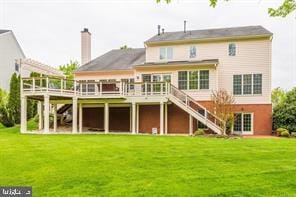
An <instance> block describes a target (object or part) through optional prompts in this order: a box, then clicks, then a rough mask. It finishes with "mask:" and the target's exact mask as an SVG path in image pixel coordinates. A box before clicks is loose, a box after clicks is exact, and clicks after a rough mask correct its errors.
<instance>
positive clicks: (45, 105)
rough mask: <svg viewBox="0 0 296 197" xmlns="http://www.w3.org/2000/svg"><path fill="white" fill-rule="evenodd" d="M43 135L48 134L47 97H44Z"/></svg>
mask: <svg viewBox="0 0 296 197" xmlns="http://www.w3.org/2000/svg"><path fill="white" fill-rule="evenodd" d="M43 132H44V133H49V95H44V130H43Z"/></svg>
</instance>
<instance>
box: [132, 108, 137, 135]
mask: <svg viewBox="0 0 296 197" xmlns="http://www.w3.org/2000/svg"><path fill="white" fill-rule="evenodd" d="M136 121H137V120H136V103H132V134H136Z"/></svg>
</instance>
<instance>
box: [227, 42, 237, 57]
mask: <svg viewBox="0 0 296 197" xmlns="http://www.w3.org/2000/svg"><path fill="white" fill-rule="evenodd" d="M228 55H229V56H235V55H236V45H235V44H234V43H230V44H229V45H228Z"/></svg>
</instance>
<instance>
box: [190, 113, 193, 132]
mask: <svg viewBox="0 0 296 197" xmlns="http://www.w3.org/2000/svg"><path fill="white" fill-rule="evenodd" d="M189 135H193V117H192V116H191V115H189Z"/></svg>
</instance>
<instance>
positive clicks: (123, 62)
mask: <svg viewBox="0 0 296 197" xmlns="http://www.w3.org/2000/svg"><path fill="white" fill-rule="evenodd" d="M144 62H145V49H144V48H139V49H118V50H111V51H109V52H107V53H105V54H104V55H102V56H99V57H98V58H96V59H94V60H92V61H90V62H89V63H86V64H84V65H83V66H81V67H79V68H78V69H76V71H75V72H80V71H98V70H128V69H132V67H133V65H137V64H143V63H144Z"/></svg>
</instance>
